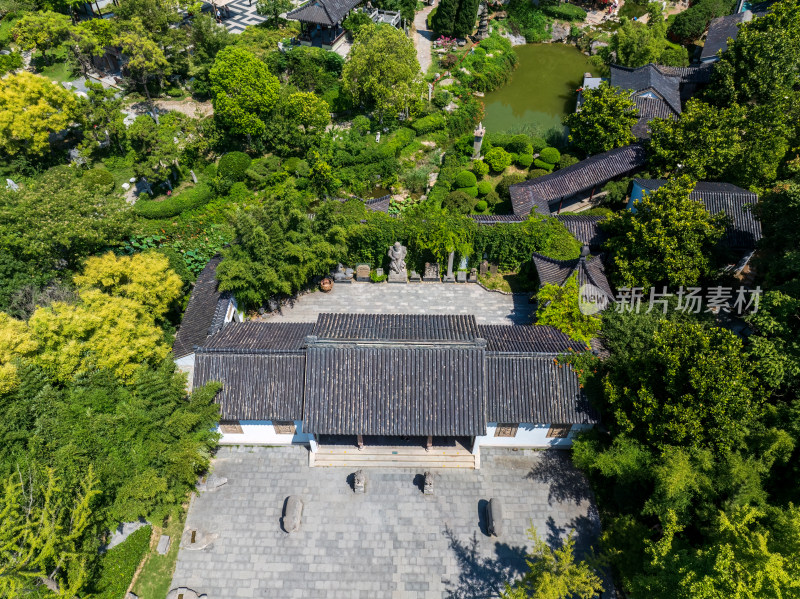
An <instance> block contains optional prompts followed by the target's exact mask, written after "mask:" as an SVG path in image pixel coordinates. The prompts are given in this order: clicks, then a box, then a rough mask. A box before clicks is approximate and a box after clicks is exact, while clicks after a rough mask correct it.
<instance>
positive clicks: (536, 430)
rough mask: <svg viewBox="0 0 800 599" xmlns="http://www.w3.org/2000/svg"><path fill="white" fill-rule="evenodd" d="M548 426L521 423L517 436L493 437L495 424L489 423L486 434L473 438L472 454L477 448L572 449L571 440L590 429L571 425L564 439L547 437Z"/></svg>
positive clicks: (587, 426)
mask: <svg viewBox="0 0 800 599" xmlns="http://www.w3.org/2000/svg"><path fill="white" fill-rule="evenodd" d="M550 426H551V425H550V424H537V423H531V422H523V423H522V424H520V425H519V428H518V429H517V434H516V435H515V436H513V437H495V433H496V431H497V423H496V422H489V423H487V425H486V434H485V435H482V436H478V437H475V444H474V445H473V448H472V450H473V453H474V452H476V451H477V450H478V448H479V447H535V448H536V447H541V448H547V447H557V448H568V447H572V438H573V437H574V436H575V435H576V434H577V433H579V432H580V431H584V430H588V429H590V428H592V425H591V424H573V425H572V428H571V429H570V432H569V435H568V436H566V437H561V438H559V437H548V436H547V432H548V431H549V430H550Z"/></svg>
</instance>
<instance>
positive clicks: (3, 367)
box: [0, 312, 38, 394]
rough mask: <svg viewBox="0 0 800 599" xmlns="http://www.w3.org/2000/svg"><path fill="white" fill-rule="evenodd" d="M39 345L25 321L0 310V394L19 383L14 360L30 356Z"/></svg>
mask: <svg viewBox="0 0 800 599" xmlns="http://www.w3.org/2000/svg"><path fill="white" fill-rule="evenodd" d="M37 347H38V344H37V343H36V341H35V340H34V338H33V336H32V335H31V332H30V330H29V329H28V325H27V324H26V323H25V322H24V321H22V320H17V319H15V318H11V317H10V316H9V315H8V314H6V313H5V312H0V394H2V393H8V392H9V391H11V389H13V388H14V387H15V386H16V385H17V366H16V364H14V363H13V360H15V359H17V358H23V357H27V356H30V355H31V354H32V353H33V352H34V351H36V349H37Z"/></svg>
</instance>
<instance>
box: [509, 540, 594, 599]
mask: <svg viewBox="0 0 800 599" xmlns="http://www.w3.org/2000/svg"><path fill="white" fill-rule="evenodd" d="M528 538H530V540H531V541H532V542H533V548H532V549H531V550H530V551H528V555H527V556H526V557H525V561H526V562H527V564H528V570H527V571H526V572H525V573H524V574H523V575H522V578H521V579H520V580H518V581H517V582H515V583H514V584H513V585H507V586H506V589H505V591H504V592H503V593H502V594H501V597H502V599H592V598H593V597H596V596H597V594H598V593H601V592H602V591H603V585H602V582H601V580H600V577H599V576H598V575H597V572H596V571H595V568H594V567H593V566H592V565H591V564H589V563H588V562H586V561H583V560H579V559H577V558H576V556H575V539H574V537H573V536H572V534H570V535H569V536H567V538H566V540H565V541H564V544H563V545H562V546H561V547H559V548H557V549H552V548H551V547H550V546H549V545H548V544H547V543H546V542H545V541H543V540H542V539H541V538H539V535H538V534H536V529H535V528H534V527H533V526H531V528H529V529H528Z"/></svg>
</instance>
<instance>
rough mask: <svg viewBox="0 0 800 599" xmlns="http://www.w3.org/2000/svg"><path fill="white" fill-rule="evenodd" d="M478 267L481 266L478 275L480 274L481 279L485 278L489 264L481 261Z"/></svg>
mask: <svg viewBox="0 0 800 599" xmlns="http://www.w3.org/2000/svg"><path fill="white" fill-rule="evenodd" d="M480 266H481V268H480V273H481V276H482V277H485V276H486V273H488V272H489V263H488V262H487V261H486V260H483V261H482V262H481V265H480Z"/></svg>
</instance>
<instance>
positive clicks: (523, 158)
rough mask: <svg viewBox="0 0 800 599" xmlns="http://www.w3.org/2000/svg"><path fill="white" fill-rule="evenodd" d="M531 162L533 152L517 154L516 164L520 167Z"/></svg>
mask: <svg viewBox="0 0 800 599" xmlns="http://www.w3.org/2000/svg"><path fill="white" fill-rule="evenodd" d="M532 164H533V154H520V155H519V156H517V166H518V167H520V168H529V167H530V165H532Z"/></svg>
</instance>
